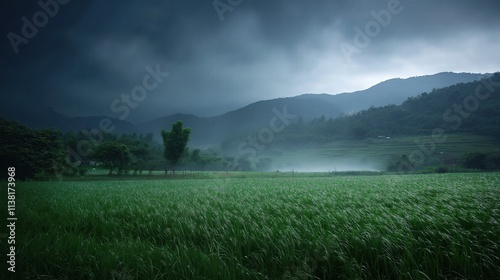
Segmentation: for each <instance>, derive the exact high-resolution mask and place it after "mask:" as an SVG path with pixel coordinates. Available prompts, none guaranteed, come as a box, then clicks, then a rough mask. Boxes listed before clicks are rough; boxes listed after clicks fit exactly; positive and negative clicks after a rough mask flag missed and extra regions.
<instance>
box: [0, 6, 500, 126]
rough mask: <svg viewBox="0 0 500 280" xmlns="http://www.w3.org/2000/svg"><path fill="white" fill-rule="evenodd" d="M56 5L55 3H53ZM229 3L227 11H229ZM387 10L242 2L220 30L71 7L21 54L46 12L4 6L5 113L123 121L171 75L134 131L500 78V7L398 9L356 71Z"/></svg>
mask: <svg viewBox="0 0 500 280" xmlns="http://www.w3.org/2000/svg"><path fill="white" fill-rule="evenodd" d="M45 1H47V0H45ZM221 1H224V0H221ZM391 1H395V0H386V1H347V0H345V1H322V0H315V1H308V2H306V1H298V0H297V1H285V0H275V1H245V0H244V1H243V2H242V3H241V4H240V5H238V6H237V7H235V8H234V10H233V11H232V12H226V13H225V14H224V20H223V21H220V19H219V16H218V14H217V12H216V11H215V9H214V7H213V5H212V1H194V0H191V1H143V2H136V1H130V0H126V1H120V2H109V1H85V2H82V1H75V0H73V1H70V2H69V3H68V4H67V5H65V6H61V7H60V11H59V13H58V14H57V15H56V16H54V18H51V19H50V21H49V22H48V24H47V25H46V26H44V27H43V28H40V30H39V32H38V34H37V35H36V36H35V37H34V38H33V39H30V42H29V43H28V44H25V45H24V44H22V45H20V46H19V53H18V54H15V53H14V51H13V49H12V47H11V44H10V42H9V40H8V38H7V34H8V33H9V32H15V33H20V30H21V26H22V22H21V18H22V17H23V16H26V17H27V18H30V17H32V15H33V13H35V12H36V11H37V10H39V9H40V8H39V7H38V6H37V5H36V3H33V2H30V1H25V2H21V3H22V4H21V5H16V3H10V2H9V1H7V2H6V3H5V4H2V5H3V7H2V14H1V15H0V16H1V17H0V18H1V22H0V23H1V26H2V27H0V28H1V29H0V30H1V31H2V34H3V35H4V37H2V38H3V39H2V41H1V45H0V46H1V53H2V57H3V59H2V61H1V62H0V63H1V64H0V75H1V76H2V83H1V84H0V94H1V97H2V100H4V101H5V102H3V105H2V110H4V107H10V108H12V107H18V106H19V107H20V106H21V105H23V104H24V103H26V102H34V103H45V104H47V105H49V106H52V107H54V108H55V109H56V110H57V111H60V112H62V113H65V114H68V115H73V116H79V115H109V116H114V117H117V116H118V115H117V114H116V113H114V112H113V111H112V110H111V109H110V105H111V103H112V102H113V100H115V99H116V98H120V96H121V94H127V93H130V91H131V90H132V88H133V87H134V86H136V85H139V84H140V83H141V82H142V79H143V77H144V75H146V74H147V73H146V71H145V67H146V66H148V65H149V66H155V65H158V64H159V65H160V67H161V69H162V70H164V71H168V72H170V74H171V75H170V76H169V77H168V78H167V79H165V81H164V82H163V83H161V84H160V85H159V86H158V87H157V88H156V89H154V90H153V91H151V92H149V93H148V97H147V99H146V100H145V101H144V102H141V103H140V104H139V106H138V107H137V108H136V109H134V110H132V111H131V114H130V116H129V118H128V120H130V121H141V120H146V119H150V118H154V117H160V116H164V115H168V114H172V113H177V112H185V113H195V114H200V115H213V114H219V113H223V112H225V111H227V110H230V109H236V108H238V107H239V106H242V105H246V104H247V103H248V102H253V101H257V100H260V99H268V98H276V97H283V96H293V95H298V94H302V93H306V92H315V93H322V92H327V93H332V94H334V93H340V92H346V91H354V90H359V89H364V88H367V87H369V86H371V85H373V84H375V83H377V82H380V81H382V80H385V79H389V78H393V77H408V76H415V75H425V74H433V73H436V72H441V71H456V72H483V73H484V72H493V71H498V70H499V69H500V67H499V66H500V65H499V64H500V62H499V61H500V54H499V53H498V51H497V50H498V49H500V48H499V47H500V36H499V35H498V27H499V26H500V19H499V17H498V12H500V2H499V1H493V0H488V1H481V3H478V2H472V1H465V0H461V1H452V0H443V1H424V0H420V1H418V0H413V1H410V0H400V3H399V6H398V7H400V8H401V9H402V10H401V12H400V13H398V14H393V15H391V20H390V22H389V24H388V25H387V26H385V27H383V26H382V27H381V28H380V31H379V32H378V33H377V36H375V37H374V38H370V43H369V44H368V45H367V46H366V47H363V48H362V49H360V52H359V53H356V54H353V55H352V57H351V58H352V60H351V61H350V62H349V61H347V60H346V58H345V56H344V54H343V53H342V50H341V48H340V44H341V43H348V44H351V45H352V44H353V42H354V41H353V39H354V36H355V35H356V29H355V28H356V27H358V28H360V29H361V30H364V29H365V27H366V25H367V24H369V23H370V22H371V21H374V20H375V19H374V18H373V15H372V13H371V12H372V11H375V12H379V11H381V10H385V9H387V6H388V3H390V2H391ZM5 110H6V109H5Z"/></svg>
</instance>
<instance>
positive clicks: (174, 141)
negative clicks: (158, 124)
mask: <svg viewBox="0 0 500 280" xmlns="http://www.w3.org/2000/svg"><path fill="white" fill-rule="evenodd" d="M189 134H191V128H184V129H183V128H182V121H178V122H176V123H174V124H173V125H172V130H171V131H166V130H162V131H161V136H162V137H163V145H164V146H165V153H164V156H165V159H166V160H167V162H168V163H170V165H171V166H172V172H173V173H174V174H175V166H176V165H177V163H179V159H180V158H181V156H182V154H183V153H184V149H186V145H187V143H188V141H189ZM165 173H167V169H165Z"/></svg>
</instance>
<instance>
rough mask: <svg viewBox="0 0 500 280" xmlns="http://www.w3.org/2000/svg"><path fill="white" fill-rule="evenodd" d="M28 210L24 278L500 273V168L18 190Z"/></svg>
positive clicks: (33, 185)
mask: <svg viewBox="0 0 500 280" xmlns="http://www.w3.org/2000/svg"><path fill="white" fill-rule="evenodd" d="M16 205H17V211H18V213H19V214H18V228H17V240H16V246H17V250H18V251H17V253H16V255H17V265H16V267H17V270H18V272H16V273H17V275H16V276H17V278H26V279H28V278H29V279H37V278H38V279H315V278H316V279H318V278H319V279H445V278H448V279H498V278H496V277H498V275H500V259H499V256H500V247H499V244H500V176H499V174H498V173H484V174H481V173H475V174H440V175H404V176H397V175H382V176H331V177H327V176H322V177H319V176H318V177H309V176H307V177H306V176H295V177H286V178H285V177H279V176H278V177H277V178H272V177H269V178H222V177H221V178H214V179H184V180H149V181H130V180H129V181H106V182H99V181H80V182H30V183H22V182H19V183H18V185H17V196H16ZM3 267H4V266H3ZM3 273H5V272H2V274H3Z"/></svg>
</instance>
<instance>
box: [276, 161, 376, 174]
mask: <svg viewBox="0 0 500 280" xmlns="http://www.w3.org/2000/svg"><path fill="white" fill-rule="evenodd" d="M273 167H274V168H275V169H276V170H277V171H295V172H335V171H383V170H384V167H383V164H382V163H380V162H367V161H362V160H353V159H332V160H307V161H304V162H290V163H283V164H279V163H276V164H274V166H273Z"/></svg>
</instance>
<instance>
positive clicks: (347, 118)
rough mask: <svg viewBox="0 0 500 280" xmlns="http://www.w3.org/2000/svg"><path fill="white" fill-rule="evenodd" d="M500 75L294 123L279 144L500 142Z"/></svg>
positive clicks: (281, 137) (282, 134)
mask: <svg viewBox="0 0 500 280" xmlns="http://www.w3.org/2000/svg"><path fill="white" fill-rule="evenodd" d="M499 84H500V73H496V74H495V75H494V76H492V77H490V78H488V79H484V80H481V81H478V82H471V83H460V84H457V85H453V86H450V87H446V88H443V89H437V90H433V91H432V92H430V93H422V94H421V95H419V96H417V97H410V98H408V99H407V100H406V101H405V102H404V103H403V104H401V105H399V106H396V105H389V106H384V107H371V108H370V109H368V110H363V111H360V112H358V113H356V114H353V115H344V116H342V117H339V118H336V119H325V118H319V119H315V120H312V121H311V122H304V121H301V120H299V121H298V122H296V123H294V124H293V125H290V126H288V127H287V129H286V130H285V131H284V132H283V133H281V134H280V135H279V136H278V137H279V138H280V139H279V142H281V143H289V144H292V143H297V142H307V143H311V142H329V141H334V140H362V139H367V138H377V137H379V136H386V137H392V136H408V135H430V134H432V132H433V131H434V130H435V129H443V130H444V131H446V132H447V133H474V134H481V135H487V136H494V137H498V138H499V139H500V88H499Z"/></svg>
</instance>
